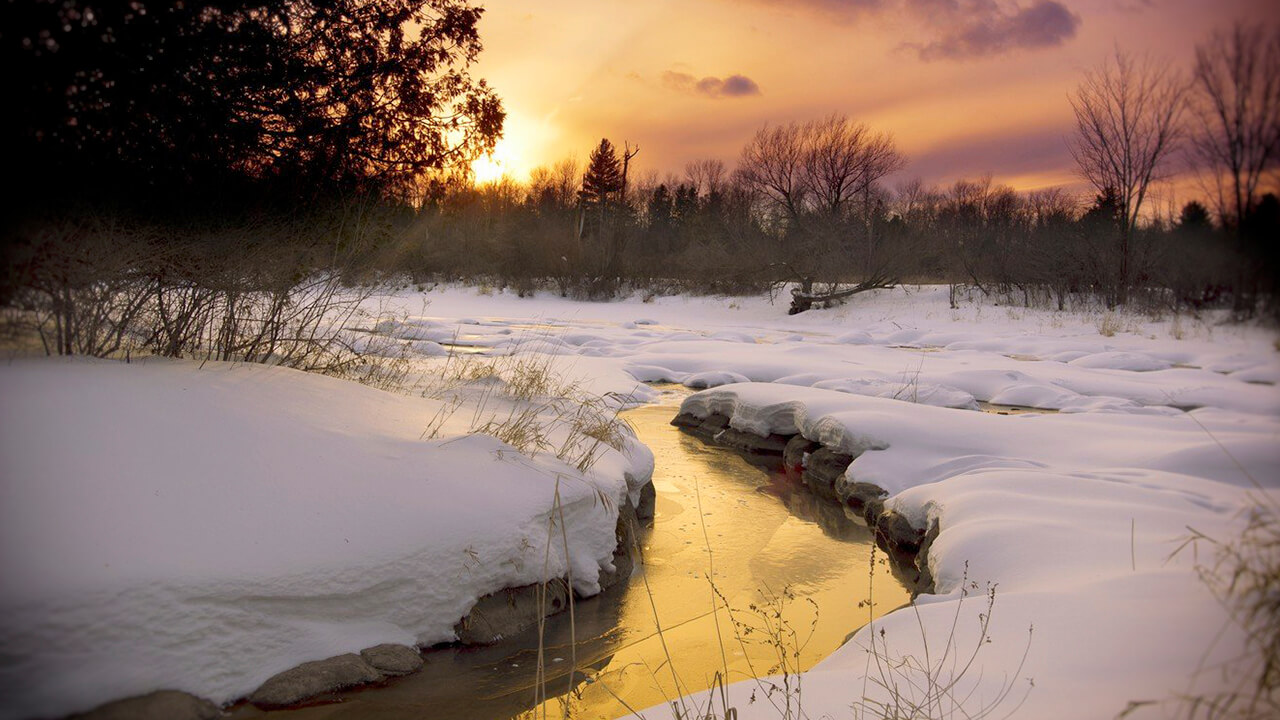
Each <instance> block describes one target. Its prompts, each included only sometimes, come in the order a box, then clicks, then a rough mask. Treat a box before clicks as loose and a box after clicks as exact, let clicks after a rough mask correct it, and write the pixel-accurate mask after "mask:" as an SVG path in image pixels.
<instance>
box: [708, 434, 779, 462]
mask: <svg viewBox="0 0 1280 720" xmlns="http://www.w3.org/2000/svg"><path fill="white" fill-rule="evenodd" d="M788 439H789V438H787V437H786V436H784V435H769V436H767V437H762V436H760V435H756V434H755V433H750V432H745V431H743V430H735V429H734V428H731V427H730V428H725V429H724V430H721V431H720V433H719V434H718V435H716V444H717V445H721V446H723V447H727V448H731V449H733V450H739V451H742V452H748V453H754V454H756V455H776V456H778V457H782V451H783V450H784V449H785V448H786V447H787V440H788Z"/></svg>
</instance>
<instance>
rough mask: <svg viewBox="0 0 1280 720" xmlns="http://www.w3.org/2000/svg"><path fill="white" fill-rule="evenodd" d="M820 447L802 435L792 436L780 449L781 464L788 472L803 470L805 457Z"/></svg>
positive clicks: (819, 444)
mask: <svg viewBox="0 0 1280 720" xmlns="http://www.w3.org/2000/svg"><path fill="white" fill-rule="evenodd" d="M820 447H822V444H821V443H816V442H814V441H812V440H810V439H809V438H807V437H805V436H803V435H792V436H791V439H790V440H788V441H787V444H786V445H785V446H784V447H783V448H782V463H783V465H784V466H785V467H786V469H787V470H788V471H799V470H803V469H804V462H805V456H806V455H809V454H810V453H812V452H813V451H814V450H817V449H818V448H820Z"/></svg>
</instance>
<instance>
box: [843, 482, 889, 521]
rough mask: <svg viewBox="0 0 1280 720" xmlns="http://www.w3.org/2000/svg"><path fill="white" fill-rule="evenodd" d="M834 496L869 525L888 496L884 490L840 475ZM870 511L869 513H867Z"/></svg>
mask: <svg viewBox="0 0 1280 720" xmlns="http://www.w3.org/2000/svg"><path fill="white" fill-rule="evenodd" d="M835 490H836V496H837V497H838V498H840V500H842V501H843V502H844V504H845V505H847V506H848V507H849V508H851V509H852V510H853V511H854V512H856V513H858V514H859V515H861V516H862V517H863V519H865V520H866V521H867V524H868V525H870V524H872V523H873V520H874V518H875V517H876V516H877V515H879V514H880V510H881V509H882V508H883V507H884V499H885V498H886V497H888V496H889V493H887V492H885V490H884V488H882V487H880V486H879V485H874V484H872V483H865V482H858V481H857V480H850V479H849V478H848V477H846V476H844V475H841V476H840V477H839V478H838V479H837V480H836V486H835ZM869 511H870V512H869Z"/></svg>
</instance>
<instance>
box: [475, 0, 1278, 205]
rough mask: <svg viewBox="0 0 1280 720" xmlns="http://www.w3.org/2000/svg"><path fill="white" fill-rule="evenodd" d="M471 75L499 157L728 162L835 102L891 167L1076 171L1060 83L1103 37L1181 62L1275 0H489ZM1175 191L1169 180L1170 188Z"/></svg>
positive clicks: (1094, 56)
mask: <svg viewBox="0 0 1280 720" xmlns="http://www.w3.org/2000/svg"><path fill="white" fill-rule="evenodd" d="M486 7H487V12H486V14H485V17H484V19H483V21H482V23H481V37H482V38H483V40H484V43H485V51H484V53H483V55H482V56H481V59H480V61H479V63H478V66H477V68H476V75H477V76H479V77H484V78H486V79H488V80H489V82H490V83H491V84H492V85H494V86H495V88H496V89H497V91H498V93H499V95H500V96H501V97H502V98H503V101H504V103H505V106H506V109H507V112H508V118H507V128H506V138H505V139H504V140H503V142H502V143H501V144H500V146H499V151H498V153H497V157H496V160H497V166H496V167H494V166H493V165H490V166H488V167H486V168H481V169H480V176H481V179H487V178H486V177H485V176H486V175H491V174H493V173H496V172H498V171H508V172H510V173H511V174H512V175H513V177H515V178H516V179H519V180H523V179H525V178H526V177H527V174H528V171H529V170H530V169H531V168H532V167H534V166H537V165H541V164H549V163H553V162H555V161H557V160H559V159H561V158H564V157H566V156H569V155H576V156H577V157H578V158H579V159H585V157H586V156H587V154H588V153H589V152H590V150H591V148H592V147H593V146H594V145H595V144H596V143H598V142H599V139H600V138H601V137H608V138H610V139H611V140H613V141H614V142H615V143H618V144H619V145H620V144H621V143H622V141H623V140H628V141H630V142H631V143H632V144H639V145H640V148H641V152H640V155H639V157H638V158H637V159H636V161H635V162H636V163H637V166H638V167H639V169H640V170H641V171H644V170H656V171H659V172H660V173H666V172H676V173H677V174H679V173H680V172H681V170H682V168H683V167H684V164H685V163H686V162H688V161H690V160H695V159H701V158H717V159H721V160H724V161H725V162H726V163H727V164H729V165H730V166H732V165H733V164H734V161H735V160H736V158H737V156H738V153H739V151H740V149H741V147H742V145H743V144H744V143H745V142H746V141H747V140H748V139H749V138H750V136H751V135H752V134H753V133H754V132H755V131H756V129H758V128H759V127H761V126H762V125H764V124H765V123H778V122H788V121H791V120H807V119H811V118H815V117H819V116H823V115H827V114H830V113H832V112H838V113H844V114H847V115H848V116H850V117H852V118H854V119H857V120H862V121H865V122H867V123H868V124H870V125H871V126H872V127H873V128H875V129H881V130H888V131H891V132H892V133H893V134H894V135H895V137H896V139H897V141H898V146H899V149H901V150H902V151H904V152H905V153H906V155H907V157H908V160H909V162H908V165H907V168H906V169H905V170H904V171H903V172H902V173H900V174H899V176H898V177H900V178H902V179H906V178H911V177H920V178H922V179H924V180H925V181H926V182H929V183H938V184H948V183H950V182H952V181H954V180H956V179H958V178H961V177H977V176H979V175H981V174H983V173H987V172H990V173H992V174H993V175H994V176H995V179H996V180H997V181H1001V182H1006V183H1009V184H1011V185H1013V186H1014V187H1016V188H1018V189H1032V188H1036V187H1044V186H1050V185H1064V184H1065V185H1071V186H1073V187H1078V186H1079V185H1080V181H1079V179H1078V178H1077V177H1076V176H1075V172H1074V166H1073V163H1072V160H1071V157H1070V155H1069V154H1068V152H1067V150H1066V146H1065V143H1064V137H1066V136H1067V135H1069V134H1070V133H1071V131H1072V116H1071V108H1070V105H1069V104H1068V100H1067V94H1068V93H1069V92H1070V91H1072V90H1073V89H1074V88H1075V86H1076V84H1077V83H1078V82H1079V80H1080V77H1081V73H1082V72H1083V70H1084V69H1086V68H1091V67H1094V66H1096V65H1097V64H1098V63H1099V62H1101V61H1102V60H1103V59H1104V58H1105V57H1106V56H1107V55H1108V54H1109V53H1111V52H1112V51H1113V50H1114V49H1115V48H1116V47H1117V46H1118V47H1120V48H1121V49H1123V50H1125V51H1130V52H1137V53H1142V52H1146V53H1150V54H1151V55H1152V56H1153V57H1155V58H1160V59H1162V60H1164V61H1167V62H1169V63H1171V64H1174V65H1176V66H1178V67H1182V68H1187V67H1189V65H1190V62H1191V59H1192V53H1193V48H1194V46H1195V44H1196V43H1197V42H1201V41H1202V40H1203V39H1204V38H1206V37H1207V36H1208V34H1209V33H1210V32H1211V31H1212V30H1213V29H1214V28H1225V27H1227V26H1228V25H1229V24H1230V23H1231V22H1232V21H1233V20H1234V19H1237V18H1242V19H1246V20H1250V21H1253V22H1257V21H1261V20H1269V21H1275V20H1278V19H1280V0H1220V1H1214V0H1017V2H1008V1H1006V0H732V1H731V0H490V2H488V3H486ZM1180 192H1183V191H1180Z"/></svg>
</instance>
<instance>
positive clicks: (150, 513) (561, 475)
mask: <svg viewBox="0 0 1280 720" xmlns="http://www.w3.org/2000/svg"><path fill="white" fill-rule="evenodd" d="M0 395H2V396H3V397H4V402H3V404H0V428H3V432H2V433H0V458H3V468H4V470H3V478H4V481H3V484H0V492H2V497H0V567H3V568H4V577H5V582H4V584H3V589H2V590H0V617H3V621H0V647H4V649H5V652H4V655H5V657H4V659H3V662H0V697H3V698H4V700H3V702H0V716H2V717H6V718H22V717H30V716H33V715H40V716H48V715H59V714H64V713H68V712H74V711H79V710H85V709H88V708H90V707H92V706H94V705H95V704H97V703H100V702H103V701H106V700H112V699H116V698H120V697H125V696H130V695H136V694H141V693H145V692H148V691H151V690H155V689H158V688H175V689H181V690H185V691H188V692H191V693H194V694H196V695H199V696H202V697H207V698H210V699H212V700H214V701H215V702H227V701H230V700H234V699H236V698H239V697H242V696H244V695H246V694H248V693H250V692H251V691H253V690H254V689H255V688H256V687H257V686H258V685H259V684H260V683H262V681H264V680H266V679H267V678H268V677H270V676H271V675H274V674H275V673H277V672H280V671H282V670H286V669H288V668H291V667H293V666H295V665H298V664H300V663H302V662H305V661H311V660H318V659H322V658H326V657H330V656H333V655H337V654H340V653H346V652H352V651H358V650H360V649H362V648H366V647H370V646H372V645H376V644H379V643H402V644H409V645H415V644H416V645H430V644H432V643H436V642H441V641H448V640H452V639H453V638H454V624H455V623H457V622H458V620H459V619H460V618H462V617H463V616H464V615H466V614H467V612H468V611H469V610H470V608H471V606H472V605H474V604H475V602H476V600H477V598H479V597H481V596H483V595H485V594H486V593H491V592H494V591H497V590H499V589H501V588H504V587H512V586H519V585H524V584H528V583H532V582H537V581H538V580H541V579H543V578H544V577H552V578H554V577H562V576H564V575H565V574H566V572H567V571H568V570H569V568H570V566H571V567H572V577H573V579H574V584H575V586H576V587H577V588H578V589H579V590H580V591H581V592H583V593H586V594H590V593H591V592H593V591H594V590H595V589H596V588H597V585H596V582H597V575H598V573H599V572H601V570H607V569H610V567H611V565H610V561H611V558H612V554H613V551H614V546H615V525H616V521H617V513H618V507H619V505H620V504H621V503H622V502H623V501H624V500H625V499H627V496H628V494H630V495H632V496H634V497H633V499H638V493H639V490H640V487H639V486H640V484H641V483H643V482H646V481H647V478H648V475H649V473H650V472H651V468H652V457H651V456H650V455H649V453H648V452H647V449H645V448H644V447H643V446H639V445H638V444H636V443H634V442H632V443H631V444H630V446H629V447H628V448H627V452H626V453H618V452H614V451H612V450H606V451H605V452H604V454H603V455H602V456H601V458H600V460H599V461H598V462H597V463H596V464H595V466H594V467H593V468H592V469H591V470H590V471H589V472H588V473H586V474H583V473H581V472H578V471H577V470H576V469H575V468H573V467H570V466H568V465H566V464H565V463H563V462H561V461H559V460H556V459H555V458H554V457H552V456H550V455H548V454H540V455H538V456H537V457H535V458H529V457H527V456H522V455H520V454H518V453H516V452H514V451H513V450H511V448H510V447H508V446H506V445H504V444H503V443H501V442H499V441H497V440H495V439H493V438H490V437H485V436H482V435H461V432H462V431H463V430H465V428H460V427H459V428H453V431H452V432H451V431H450V428H449V427H446V428H445V431H444V432H443V433H442V435H441V438H440V439H436V440H424V439H422V434H423V432H424V430H425V429H426V428H427V427H428V426H429V425H431V424H432V423H433V422H434V420H433V419H434V418H436V417H437V413H438V412H439V406H440V403H439V402H436V401H431V400H424V399H421V398H410V397H403V396H398V395H392V394H389V393H385V392H382V391H378V390H373V389H370V388H367V387H363V386H361V385H357V384H355V383H351V382H347V381H342V380H335V379H332V378H327V377H321V376H317V375H308V374H304V373H299V372H294V371H289V370H283V369H278V368H266V367H261V366H232V365H228V364H215V363H211V364H208V365H206V366H204V367H203V368H201V367H200V366H199V365H198V364H195V363H188V362H172V361H162V360H148V361H145V362H137V361H135V362H134V363H133V364H128V365H126V364H123V363H117V362H92V361H63V360H31V361H17V362H14V363H12V364H10V365H8V366H5V367H0ZM624 478H626V479H625V480H624ZM628 481H629V482H628ZM557 492H558V493H559V502H560V504H561V507H562V509H563V514H564V521H565V525H566V526H567V528H568V531H567V537H568V545H569V551H568V552H569V557H568V558H567V559H566V557H565V554H564V552H563V550H562V543H561V539H560V535H559V531H558V530H557V531H556V532H555V533H554V538H553V539H554V542H550V543H549V545H548V532H549V529H548V528H549V523H548V516H549V514H550V513H551V512H552V508H553V504H554V501H555V497H556V493H557ZM602 498H607V499H608V500H609V501H608V502H602ZM557 516H558V513H557ZM548 547H549V548H550V549H549V554H545V555H544V553H548V551H547V548H548Z"/></svg>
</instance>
